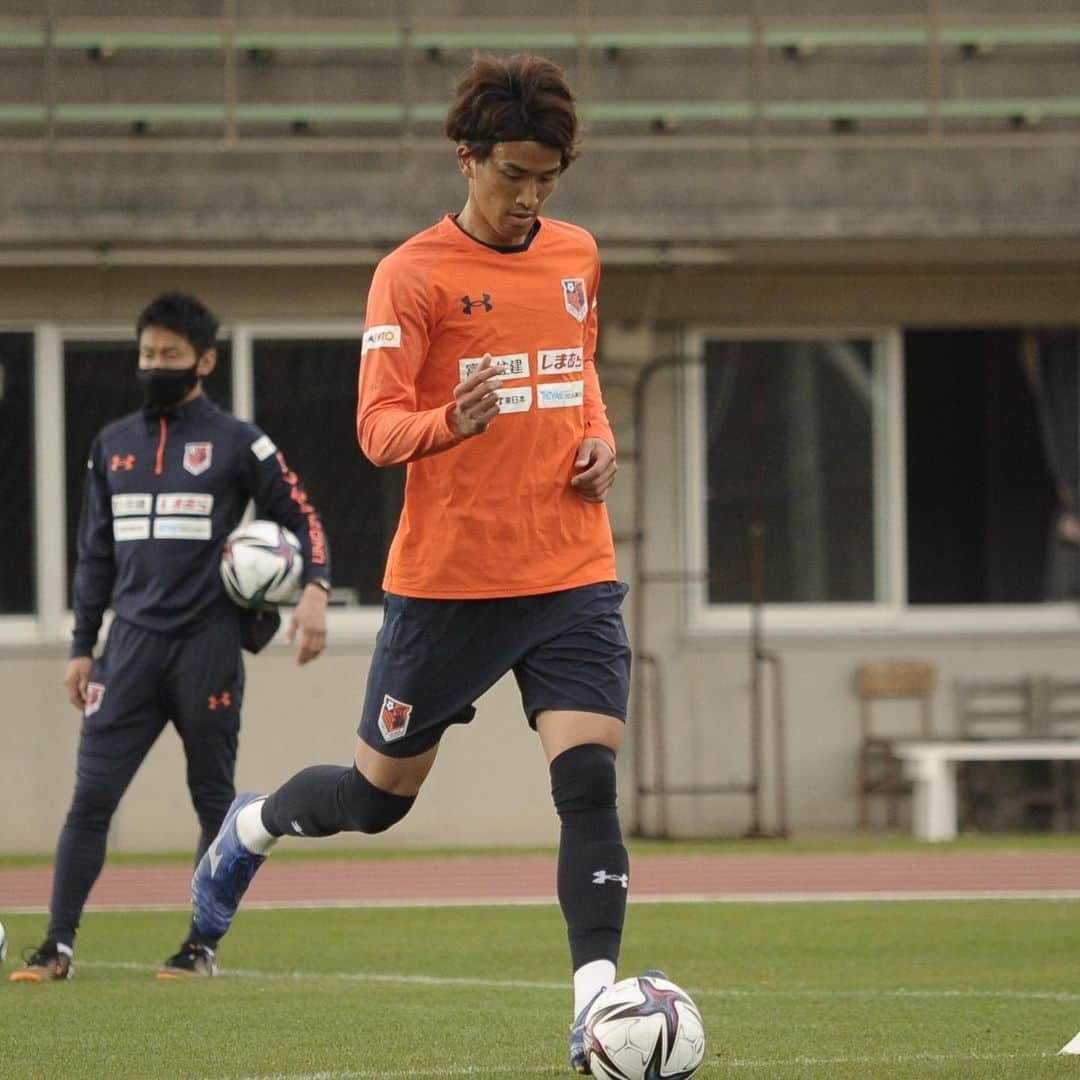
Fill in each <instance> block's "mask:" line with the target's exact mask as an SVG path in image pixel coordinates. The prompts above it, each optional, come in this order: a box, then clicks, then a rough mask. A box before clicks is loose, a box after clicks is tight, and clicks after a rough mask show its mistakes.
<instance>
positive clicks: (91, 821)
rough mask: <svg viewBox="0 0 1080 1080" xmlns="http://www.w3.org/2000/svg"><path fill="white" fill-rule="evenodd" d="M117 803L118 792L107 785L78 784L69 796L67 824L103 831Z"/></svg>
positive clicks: (118, 799) (107, 826) (118, 798)
mask: <svg viewBox="0 0 1080 1080" xmlns="http://www.w3.org/2000/svg"><path fill="white" fill-rule="evenodd" d="M119 803H120V794H119V793H118V792H116V791H114V790H113V789H112V788H111V787H109V786H93V787H91V786H82V785H79V786H78V787H76V789H75V794H74V795H73V796H72V798H71V807H70V809H69V810H68V815H67V824H68V825H71V826H76V827H78V828H83V829H91V830H93V831H97V832H103V831H105V830H107V829H108V828H109V823H110V822H111V821H112V816H113V814H114V813H116V808H117V806H118V805H119Z"/></svg>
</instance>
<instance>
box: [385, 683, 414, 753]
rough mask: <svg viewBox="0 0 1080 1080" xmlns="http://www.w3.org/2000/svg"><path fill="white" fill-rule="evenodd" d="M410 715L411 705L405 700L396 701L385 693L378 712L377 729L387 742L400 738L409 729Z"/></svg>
mask: <svg viewBox="0 0 1080 1080" xmlns="http://www.w3.org/2000/svg"><path fill="white" fill-rule="evenodd" d="M410 716H412V706H411V705H410V704H409V703H408V702H406V701H398V699H397V698H392V697H391V696H390V695H389V694H387V695H386V696H385V697H384V698H383V703H382V709H381V710H380V712H379V730H380V731H381V732H382V737H383V738H384V739H385V740H386V741H387V742H393V740H394V739H400V738H401V736H402V735H404V734H405V732H406V731H408V730H409V717H410Z"/></svg>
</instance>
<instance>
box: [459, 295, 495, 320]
mask: <svg viewBox="0 0 1080 1080" xmlns="http://www.w3.org/2000/svg"><path fill="white" fill-rule="evenodd" d="M494 306H495V305H494V304H493V303H492V302H491V293H481V294H480V299H479V300H474V299H473V298H472V297H471V296H468V295H466V296H463V297H462V298H461V310H462V311H463V312H464V313H465V314H466V315H471V314H472V313H473V308H483V310H484V311H490V310H491V309H492V308H493V307H494Z"/></svg>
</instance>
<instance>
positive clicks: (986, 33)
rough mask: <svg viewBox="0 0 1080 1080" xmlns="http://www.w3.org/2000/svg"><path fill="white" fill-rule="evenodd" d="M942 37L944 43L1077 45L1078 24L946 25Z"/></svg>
mask: <svg viewBox="0 0 1080 1080" xmlns="http://www.w3.org/2000/svg"><path fill="white" fill-rule="evenodd" d="M941 40H942V41H943V42H944V43H945V44H946V45H983V44H988V45H1078V44H1080V26H1078V25H1076V24H1075V23H1074V24H1073V25H1071V26H1068V25H1061V26H995V27H990V26H984V27H980V28H978V29H976V28H974V27H971V28H963V27H948V28H946V29H943V30H942V31H941Z"/></svg>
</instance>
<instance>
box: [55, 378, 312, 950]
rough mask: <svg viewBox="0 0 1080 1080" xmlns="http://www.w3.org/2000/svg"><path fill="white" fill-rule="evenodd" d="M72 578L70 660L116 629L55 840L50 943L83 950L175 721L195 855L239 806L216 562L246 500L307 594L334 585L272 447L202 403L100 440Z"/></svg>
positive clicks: (118, 426)
mask: <svg viewBox="0 0 1080 1080" xmlns="http://www.w3.org/2000/svg"><path fill="white" fill-rule="evenodd" d="M87 470H88V471H87V478H86V488H85V492H84V497H83V506H82V514H81V516H80V519H79V534H78V561H77V564H76V569H75V583H74V600H73V607H74V610H75V631H74V635H73V639H72V644H71V656H72V657H77V656H90V655H91V654H92V651H93V648H94V644H95V642H96V640H97V636H98V631H99V629H100V627H101V621H102V616H103V615H104V613H105V610H106V608H112V610H113V612H114V613H115V619H114V621H113V624H112V627H111V629H110V631H109V637H108V641H107V643H106V646H105V649H104V651H103V653H102V654H101V656H100V657H98V658H97V659H96V660H95V661H94V663H93V667H92V670H91V674H90V683H89V686H88V688H87V694H86V707H85V709H84V712H83V724H82V730H81V733H80V738H79V756H78V765H77V776H76V785H75V793H74V796H73V798H72V803H71V809H70V810H69V812H68V816H67V820H66V822H65V824H64V828H63V830H62V832H61V834H60V842H59V845H58V849H57V859H56V868H55V875H54V881H53V900H52V905H51V911H52V919H51V924H50V931H49V933H50V936H51V937H54V938H55V939H56V940H59V941H62V942H67V943H69V944H70V943H71V942H72V941H73V940H74V936H75V932H76V929H77V927H78V923H79V919H80V917H81V913H82V909H83V906H84V904H85V902H86V897H87V895H88V894H89V891H90V888H91V886H92V885H93V882H94V881H95V880H96V878H97V875H98V873H99V872H100V869H101V864H102V862H103V860H104V857H105V837H106V834H107V832H108V827H109V822H110V821H111V819H112V815H113V813H114V812H115V810H116V807H117V805H118V804H119V802H120V798H121V796H122V795H123V793H124V791H125V790H126V789H127V787H128V785H129V784H130V782H131V780H132V778H133V777H134V775H135V772H136V770H137V769H138V767H139V765H140V764H141V763H142V761H143V759H144V758H145V756H146V754H147V753H148V752H149V750H150V748H151V746H153V744H154V742H155V740H156V739H157V737H158V735H159V734H160V733H161V731H162V729H163V728H164V726H165V725H166V723H168V722H169V721H172V723H173V724H174V725H175V727H176V729H177V732H178V733H179V735H180V738H181V740H182V742H183V745H184V752H185V755H186V758H187V781H188V787H189V789H190V791H191V797H192V801H193V803H194V805H195V809H196V812H197V814H198V817H199V822H200V826H201V835H200V839H199V844H198V850H197V856H201V854H202V852H203V851H204V850H205V849H206V846H207V845H208V844H209V842H210V841H211V840H212V839H213V837H214V835H215V834H216V833H217V830H218V828H219V826H220V824H221V821H222V819H223V818H224V816H225V813H226V811H227V809H228V806H229V803H230V802H231V801H232V798H233V796H234V794H235V789H234V785H233V777H234V772H235V765H236V750H237V743H238V732H239V726H240V705H241V702H242V700H243V693H244V664H243V659H242V656H241V629H242V620H244V619H247V618H250V615H247V614H245V613H243V612H242V611H241V609H240V608H238V607H237V606H236V605H235V604H233V603H232V602H231V601H230V600H228V598H227V597H226V596H225V594H224V591H223V587H222V584H221V578H220V574H219V570H218V563H219V561H220V555H221V550H222V547H223V546H224V543H225V538H226V536H227V535H228V534H229V533H230V532H231V531H232V530H233V529H234V528H235V527H236V526H237V525H238V524H239V522H240V519H241V517H242V516H243V513H244V510H245V508H246V507H247V504H248V500H249V499H252V500H254V503H255V514H256V517H260V518H269V519H271V520H273V521H277V522H278V523H279V524H281V525H284V526H285V527H286V528H288V529H289V530H291V531H292V532H293V533H295V534H296V536H297V538H298V539H299V541H300V544H301V547H302V549H303V555H304V572H303V581H304V583H305V584H307V583H308V582H312V581H320V580H322V581H324V582H326V583H327V584H328V583H329V573H330V551H329V546H328V544H327V541H326V535H325V533H324V531H323V527H322V522H321V521H320V520H319V516H318V514H317V513H316V511H315V509H314V508H313V507H312V505H311V503H310V501H309V500H308V497H307V495H306V493H305V492H304V490H303V488H302V487H301V486H300V481H299V479H298V477H297V476H296V474H295V473H293V472H292V471H291V470H290V469H289V467H288V465H287V464H286V462H285V458H284V456H283V455H282V454H281V453H279V452H278V449H277V447H276V446H275V445H274V443H273V442H272V441H271V439H270V437H269V436H268V435H265V434H264V433H263V432H262V431H260V430H259V429H258V428H257V427H255V426H254V425H253V424H250V423H247V422H246V421H243V420H238V419H237V418H236V417H235V416H233V415H232V414H231V413H228V412H226V411H225V410H224V409H221V408H219V407H218V406H217V405H215V404H214V403H213V402H212V401H210V400H209V399H208V398H207V397H206V396H205V395H204V394H200V395H199V396H198V397H196V398H194V399H193V400H192V401H190V402H187V403H186V404H183V405H178V406H174V407H173V408H171V409H167V410H165V411H164V412H163V413H161V414H158V413H156V412H155V413H151V412H137V413H133V414H131V415H129V416H125V417H123V418H122V419H120V420H117V421H115V422H114V423H112V424H109V425H107V426H106V427H105V428H103V429H102V431H101V432H100V433H99V434H98V436H97V438H95V440H94V442H93V445H92V446H91V449H90V459H89V461H88V462H87Z"/></svg>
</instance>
